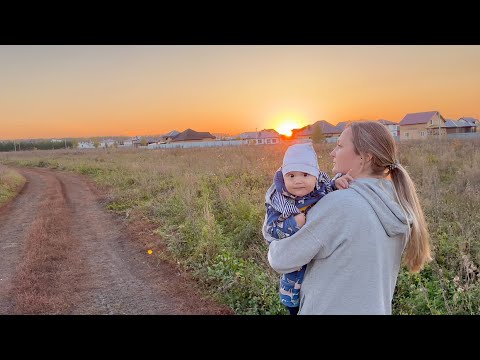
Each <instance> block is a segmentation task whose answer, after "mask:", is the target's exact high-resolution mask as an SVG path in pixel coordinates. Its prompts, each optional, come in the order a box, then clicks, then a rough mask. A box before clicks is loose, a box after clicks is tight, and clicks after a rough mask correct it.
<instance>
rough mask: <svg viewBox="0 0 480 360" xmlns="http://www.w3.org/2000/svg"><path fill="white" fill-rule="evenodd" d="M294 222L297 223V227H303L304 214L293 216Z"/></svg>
mask: <svg viewBox="0 0 480 360" xmlns="http://www.w3.org/2000/svg"><path fill="white" fill-rule="evenodd" d="M294 218H295V221H296V222H297V227H298V228H301V227H302V226H303V225H305V220H306V219H305V214H304V213H300V214H297V215H295V216H294Z"/></svg>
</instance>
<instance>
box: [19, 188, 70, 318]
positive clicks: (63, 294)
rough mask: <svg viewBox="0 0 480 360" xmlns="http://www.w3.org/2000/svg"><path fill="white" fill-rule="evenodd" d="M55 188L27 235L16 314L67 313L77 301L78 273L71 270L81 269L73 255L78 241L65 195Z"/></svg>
mask: <svg viewBox="0 0 480 360" xmlns="http://www.w3.org/2000/svg"><path fill="white" fill-rule="evenodd" d="M58 187H60V184H58ZM53 190H55V191H52V192H51V193H50V194H47V196H46V197H45V200H44V202H43V203H42V204H40V206H39V209H38V215H37V218H35V220H34V222H33V224H32V226H31V230H30V231H29V233H28V235H27V237H26V251H25V256H24V258H23V259H22V263H21V264H20V265H19V269H17V271H16V279H14V281H13V283H14V284H16V286H15V287H14V288H13V289H12V293H13V294H14V297H15V308H14V309H13V312H14V313H16V314H65V313H68V308H69V307H70V306H71V305H72V303H74V301H73V297H74V296H75V283H76V281H75V278H76V276H78V274H75V273H73V272H72V271H70V269H71V268H72V269H75V268H78V266H75V261H78V260H77V259H74V258H71V257H69V253H70V250H71V248H72V246H74V242H73V239H72V238H71V237H70V234H69V232H68V229H69V218H70V217H69V215H68V208H67V207H66V204H65V198H64V197H63V196H62V195H61V194H62V193H61V191H57V190H58V189H53ZM59 194H60V195H59Z"/></svg>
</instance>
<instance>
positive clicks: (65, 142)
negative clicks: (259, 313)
mask: <svg viewBox="0 0 480 360" xmlns="http://www.w3.org/2000/svg"><path fill="white" fill-rule="evenodd" d="M65 149H67V138H65Z"/></svg>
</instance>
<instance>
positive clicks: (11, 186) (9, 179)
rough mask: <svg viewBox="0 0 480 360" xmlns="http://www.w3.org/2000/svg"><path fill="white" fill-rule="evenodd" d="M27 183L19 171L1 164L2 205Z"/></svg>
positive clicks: (0, 196)
mask: <svg viewBox="0 0 480 360" xmlns="http://www.w3.org/2000/svg"><path fill="white" fill-rule="evenodd" d="M23 184H25V178H24V177H23V176H21V175H20V174H19V173H17V172H15V171H13V170H11V169H7V168H6V167H5V166H2V165H0V206H2V205H4V204H5V203H6V202H7V201H9V200H10V199H12V198H13V197H14V196H15V195H16V194H17V192H18V191H19V190H20V189H21V188H22V186H23Z"/></svg>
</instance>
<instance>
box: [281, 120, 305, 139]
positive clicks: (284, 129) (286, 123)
mask: <svg viewBox="0 0 480 360" xmlns="http://www.w3.org/2000/svg"><path fill="white" fill-rule="evenodd" d="M300 127H301V126H300V125H299V124H298V121H295V120H283V121H281V123H280V125H278V126H276V127H275V130H277V132H278V133H279V134H282V135H286V136H288V137H290V136H292V129H298V128H300Z"/></svg>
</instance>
